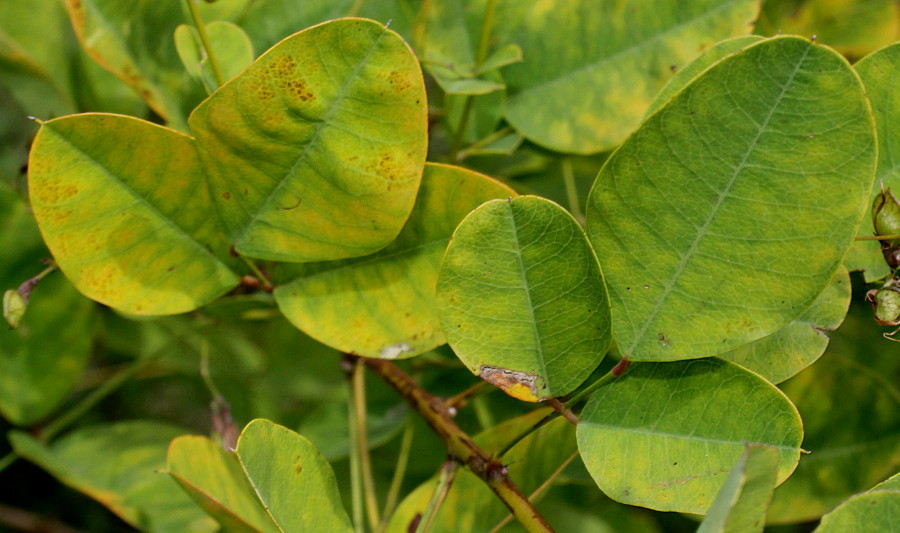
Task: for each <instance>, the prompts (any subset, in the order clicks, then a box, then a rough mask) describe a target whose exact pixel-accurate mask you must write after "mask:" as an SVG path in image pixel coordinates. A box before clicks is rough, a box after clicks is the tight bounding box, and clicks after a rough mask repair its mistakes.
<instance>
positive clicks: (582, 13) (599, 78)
mask: <svg viewBox="0 0 900 533" xmlns="http://www.w3.org/2000/svg"><path fill="white" fill-rule="evenodd" d="M483 3H484V2H483V1H482V2H476V5H477V4H483ZM479 9H481V10H483V8H479V7H477V6H476V7H473V8H472V10H473V11H477V10H479ZM758 9H759V2H756V1H752V0H702V1H695V2H689V3H671V2H663V3H658V2H644V3H635V4H629V5H628V7H627V8H625V7H624V5H622V4H621V3H620V2H615V1H612V0H594V1H586V2H571V1H569V0H551V1H546V0H543V1H542V0H528V1H520V2H500V3H499V4H498V6H497V15H496V22H495V24H496V29H495V32H494V35H496V37H495V38H496V39H497V40H498V41H499V42H501V43H516V44H519V45H520V46H521V48H522V55H523V57H524V59H525V60H524V61H523V62H522V63H519V64H515V65H510V66H509V67H507V68H504V69H503V77H504V79H505V80H506V84H507V88H508V90H509V95H510V98H509V102H508V105H507V110H506V119H507V120H508V121H509V122H510V123H511V124H512V125H513V127H515V128H516V129H517V130H518V131H519V132H521V133H522V134H523V135H524V136H525V137H526V138H528V139H529V140H531V141H534V142H536V143H538V144H540V145H542V146H545V147H547V148H551V149H553V150H558V151H563V152H577V153H595V152H600V151H603V150H608V149H610V148H613V147H615V146H617V145H618V144H619V143H621V142H622V141H623V140H624V139H625V137H626V136H627V135H628V134H629V133H630V132H631V131H633V130H634V128H635V127H637V125H638V123H639V122H640V120H641V118H642V117H643V115H644V112H645V111H646V110H647V106H648V105H649V104H650V102H651V101H652V100H653V97H654V96H655V95H656V93H657V92H658V91H659V90H660V89H661V88H662V86H663V84H665V82H666V80H668V79H669V77H671V75H672V71H671V67H672V65H675V66H676V67H678V66H680V65H684V64H686V63H687V62H688V61H690V60H691V59H693V58H694V57H695V56H696V55H697V54H698V53H699V52H702V51H703V50H704V49H705V48H707V47H709V46H711V45H712V44H713V43H715V42H716V41H719V40H721V39H725V38H727V37H731V36H735V35H742V34H746V33H749V31H750V30H751V28H752V23H753V21H754V19H755V18H756V13H757V11H758ZM560 28H565V31H560V30H559V29H560Z"/></svg>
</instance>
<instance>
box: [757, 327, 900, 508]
mask: <svg viewBox="0 0 900 533" xmlns="http://www.w3.org/2000/svg"><path fill="white" fill-rule="evenodd" d="M885 342H886V341H885ZM874 355H877V354H874V353H872V352H867V353H866V357H867V358H868V357H872V356H874ZM885 355H888V354H887V353H886V354H885ZM890 355H894V354H890ZM895 382H896V380H894V381H893V382H892V381H891V374H887V375H886V376H885V375H883V374H880V373H878V372H875V371H874V370H872V369H871V368H867V367H865V366H863V365H861V364H859V363H857V362H855V361H852V360H849V359H845V358H843V357H840V356H837V355H834V354H826V355H825V357H823V358H822V359H820V360H819V361H818V362H817V363H816V364H814V365H813V366H811V367H809V368H808V369H806V370H805V371H803V372H801V373H800V374H798V375H796V376H794V377H793V378H792V379H790V380H789V381H786V382H785V383H783V384H782V386H781V387H782V389H783V390H784V392H785V394H787V395H788V397H789V398H790V399H791V401H793V402H794V403H795V404H796V405H797V409H798V410H799V411H800V414H801V415H802V416H803V427H804V431H805V439H804V441H803V448H805V449H807V450H809V451H810V453H809V455H804V456H803V457H802V458H801V460H800V464H799V465H798V466H797V470H796V471H795V472H794V474H793V475H792V476H791V477H790V479H788V480H787V481H786V482H785V483H784V485H782V486H780V487H778V488H777V489H775V496H774V498H773V499H772V506H771V507H770V508H769V516H768V519H769V522H770V523H772V524H789V523H795V522H805V521H809V520H815V519H817V518H819V517H820V516H822V514H823V513H825V512H827V511H829V510H830V509H833V508H834V507H835V506H836V505H838V504H839V503H840V502H841V501H842V500H844V499H845V498H847V497H849V496H851V495H853V494H854V493H857V492H860V491H863V490H866V489H867V488H869V487H871V486H872V485H873V484H874V483H877V482H878V481H880V480H882V479H884V478H885V477H886V476H889V475H891V474H892V473H894V472H895V471H896V469H897V458H898V457H900V392H898V390H897V388H896V383H895Z"/></svg>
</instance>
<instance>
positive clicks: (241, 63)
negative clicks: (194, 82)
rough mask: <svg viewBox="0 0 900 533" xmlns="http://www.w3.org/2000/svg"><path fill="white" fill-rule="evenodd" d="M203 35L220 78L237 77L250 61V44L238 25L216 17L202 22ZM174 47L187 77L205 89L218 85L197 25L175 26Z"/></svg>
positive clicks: (225, 79)
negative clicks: (206, 39)
mask: <svg viewBox="0 0 900 533" xmlns="http://www.w3.org/2000/svg"><path fill="white" fill-rule="evenodd" d="M206 34H207V37H208V38H209V43H210V46H211V47H212V49H213V53H214V54H215V57H216V64H217V65H218V66H219V68H220V69H221V72H222V81H228V80H230V79H231V78H233V77H235V76H237V75H238V74H240V73H241V71H243V70H244V69H245V68H247V67H248V66H250V63H252V62H253V59H254V55H253V44H252V43H251V42H250V38H249V37H248V36H247V34H246V33H244V30H242V29H241V28H240V26H236V25H235V24H232V23H230V22H224V21H220V20H217V21H215V22H210V23H209V24H207V25H206ZM175 47H176V49H177V50H178V57H180V58H181V62H182V63H184V68H185V69H186V70H187V71H188V73H189V74H190V75H191V76H193V77H194V78H197V79H200V80H201V81H202V82H203V84H204V86H206V87H208V88H212V89H215V88H218V86H219V82H218V80H217V79H216V75H215V71H214V70H213V68H212V64H211V63H210V60H209V57H208V55H207V52H206V50H205V49H204V48H203V42H202V41H201V39H200V32H198V31H197V28H195V27H193V26H188V25H187V24H182V25H180V26H178V27H177V28H175ZM210 92H211V91H210Z"/></svg>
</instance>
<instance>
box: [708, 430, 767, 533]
mask: <svg viewBox="0 0 900 533" xmlns="http://www.w3.org/2000/svg"><path fill="white" fill-rule="evenodd" d="M777 472H778V451H777V450H775V449H774V448H770V447H768V446H760V445H750V446H747V449H746V450H744V454H743V455H741V458H740V459H739V460H738V462H737V464H736V465H734V468H733V469H732V470H731V474H729V475H728V479H726V480H725V484H724V485H722V488H721V489H720V490H719V493H718V494H717V495H716V499H715V501H714V502H713V504H712V507H710V508H709V512H707V513H706V517H705V518H704V519H703V522H702V523H701V524H700V528H699V529H697V533H758V532H760V531H762V530H763V527H765V525H766V510H767V509H768V507H769V502H770V501H771V500H772V491H773V490H774V489H775V476H776V474H777Z"/></svg>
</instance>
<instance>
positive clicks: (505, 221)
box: [437, 196, 610, 402]
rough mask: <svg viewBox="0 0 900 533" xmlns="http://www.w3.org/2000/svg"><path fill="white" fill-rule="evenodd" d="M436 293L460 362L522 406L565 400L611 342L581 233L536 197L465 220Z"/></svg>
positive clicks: (597, 277) (593, 263) (485, 208)
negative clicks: (552, 398)
mask: <svg viewBox="0 0 900 533" xmlns="http://www.w3.org/2000/svg"><path fill="white" fill-rule="evenodd" d="M437 294H438V310H439V313H440V317H441V324H442V325H443V328H444V333H445V334H446V336H447V341H448V342H449V344H450V346H451V347H452V348H453V351H454V352H456V355H457V356H458V357H459V358H460V360H462V361H463V363H465V365H466V366H467V367H468V368H469V370H471V371H472V372H473V373H474V374H476V375H479V376H481V378H482V379H485V380H486V381H489V382H491V383H493V384H494V385H497V386H498V387H500V388H501V389H503V390H504V392H506V393H507V394H509V395H511V396H514V397H516V398H519V399H521V400H526V401H532V402H533V401H538V400H541V399H546V398H551V397H554V396H561V395H564V394H568V393H569V392H571V391H572V390H574V389H575V388H576V387H578V386H579V385H581V383H582V382H583V381H584V380H585V379H586V378H587V377H588V375H590V373H591V372H592V371H593V370H594V368H596V367H597V365H598V364H600V361H601V360H602V359H603V356H604V354H605V353H606V348H607V347H608V345H609V342H610V334H609V333H610V318H609V304H608V302H607V297H606V290H605V288H604V286H603V279H602V277H601V274H600V268H599V266H598V264H597V259H596V257H595V256H594V252H593V250H591V247H590V245H589V244H588V242H587V239H586V238H585V235H584V231H583V230H582V229H581V227H580V226H579V225H578V223H577V222H575V220H574V219H573V218H572V216H571V215H569V214H568V213H567V212H566V211H565V210H563V209H562V208H561V207H559V206H558V205H556V204H554V203H553V202H550V201H549V200H545V199H543V198H539V197H536V196H522V197H518V198H513V199H510V200H494V201H491V202H488V203H486V204H484V205H482V206H481V207H479V208H478V209H477V210H475V211H473V212H472V213H471V214H470V215H469V216H468V217H466V218H465V220H463V222H462V223H461V224H460V225H459V227H458V228H457V229H456V232H455V233H454V234H453V240H452V241H451V243H450V246H449V247H448V248H447V253H446V255H445V256H444V262H443V265H442V266H441V272H440V276H439V278H438V293H437Z"/></svg>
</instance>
